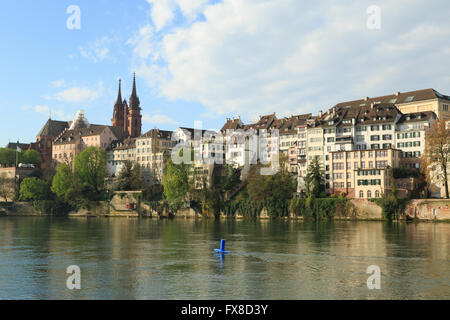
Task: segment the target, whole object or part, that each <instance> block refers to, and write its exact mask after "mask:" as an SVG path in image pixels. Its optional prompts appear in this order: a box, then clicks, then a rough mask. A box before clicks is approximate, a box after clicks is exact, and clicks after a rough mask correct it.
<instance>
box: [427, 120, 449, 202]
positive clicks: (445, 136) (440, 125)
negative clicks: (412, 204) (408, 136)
mask: <svg viewBox="0 0 450 320" xmlns="http://www.w3.org/2000/svg"><path fill="white" fill-rule="evenodd" d="M425 141H426V143H425V153H424V158H425V161H424V162H425V163H426V164H427V167H426V173H427V177H428V179H429V180H431V181H436V182H438V183H442V185H443V186H444V188H445V197H446V198H449V187H448V170H449V162H450V127H449V126H448V125H447V122H446V121H445V120H444V119H438V120H437V121H435V122H434V123H433V124H432V125H431V127H430V129H429V130H428V131H427V133H426V136H425Z"/></svg>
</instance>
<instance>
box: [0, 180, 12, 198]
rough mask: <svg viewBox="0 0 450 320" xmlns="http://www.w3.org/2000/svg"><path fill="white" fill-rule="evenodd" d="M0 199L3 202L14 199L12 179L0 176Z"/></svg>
mask: <svg viewBox="0 0 450 320" xmlns="http://www.w3.org/2000/svg"><path fill="white" fill-rule="evenodd" d="M0 197H1V198H3V199H4V200H5V202H8V200H9V199H11V198H12V197H14V179H11V178H6V177H4V176H0Z"/></svg>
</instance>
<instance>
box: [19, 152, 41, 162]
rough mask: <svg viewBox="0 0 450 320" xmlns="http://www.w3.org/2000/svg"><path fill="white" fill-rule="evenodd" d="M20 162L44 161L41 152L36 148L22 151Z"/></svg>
mask: <svg viewBox="0 0 450 320" xmlns="http://www.w3.org/2000/svg"><path fill="white" fill-rule="evenodd" d="M20 162H23V163H31V164H34V165H40V164H41V163H42V158H41V155H40V153H39V152H37V151H35V150H26V151H22V152H21V155H20Z"/></svg>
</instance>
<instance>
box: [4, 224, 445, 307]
mask: <svg viewBox="0 0 450 320" xmlns="http://www.w3.org/2000/svg"><path fill="white" fill-rule="evenodd" d="M220 239H226V241H227V243H226V245H227V250H230V251H232V252H231V253H230V254H226V255H225V256H220V255H217V254H215V253H214V252H213V251H214V248H217V247H218V246H219V242H220ZM449 243H450V224H448V223H437V224H433V223H419V224H406V223H387V222H322V223H307V222H298V221H295V222H289V221H232V220H229V221H220V222H219V221H214V220H197V221H196V220H181V219H180V220H155V219H153V220H152V219H126V218H114V219H107V218H99V219H94V218H91V219H85V218H50V217H21V218H19V217H17V218H1V219H0V299H276V300H278V299H283V300H285V299H288V300H297V299H450V261H449V258H450V246H449ZM70 265H77V266H79V267H80V270H81V289H80V290H69V289H67V287H66V280H67V278H68V277H69V274H67V273H66V269H67V267H68V266H70ZM371 265H375V266H378V267H379V268H380V270H381V276H380V279H381V289H379V290H377V289H374V290H369V289H368V287H367V278H368V277H369V276H370V274H367V273H366V271H367V268H368V267H369V266H371Z"/></svg>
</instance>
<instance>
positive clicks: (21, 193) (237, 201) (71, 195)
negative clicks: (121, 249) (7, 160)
mask: <svg viewBox="0 0 450 320" xmlns="http://www.w3.org/2000/svg"><path fill="white" fill-rule="evenodd" d="M37 162H38V161H37ZM285 163H286V158H285V157H284V156H283V155H281V156H280V169H279V170H278V172H276V173H275V174H273V175H261V174H260V169H261V168H263V166H262V165H253V166H251V167H250V170H249V171H248V173H247V176H246V177H245V178H244V179H241V172H240V171H239V170H238V169H236V168H233V167H232V166H228V165H224V166H221V167H220V170H215V172H214V176H213V179H212V180H211V181H210V182H208V181H207V180H206V178H205V177H204V175H202V174H201V173H197V172H196V171H195V170H192V167H191V165H187V164H184V163H181V164H174V163H173V162H172V160H171V159H169V160H168V162H167V165H166V170H165V173H164V176H163V178H162V182H161V184H158V183H156V184H153V185H151V186H143V185H142V183H141V179H140V176H141V174H140V167H139V166H138V165H136V164H133V163H131V162H127V163H125V165H124V167H123V168H122V170H121V172H120V173H119V174H118V176H117V177H115V178H114V179H108V178H107V175H106V153H105V151H104V150H101V149H100V148H96V147H89V148H87V149H85V150H84V151H82V152H81V153H80V154H78V155H77V156H76V157H75V159H74V161H73V163H69V164H59V165H58V166H57V168H56V170H53V171H52V170H47V171H41V170H40V169H36V170H35V172H33V173H32V174H31V175H30V176H29V177H27V178H25V179H23V180H22V181H19V183H18V187H17V188H16V191H15V197H14V199H13V201H12V202H3V203H0V216H26V215H49V216H87V217H114V216H118V217H121V216H122V217H152V218H153V217H159V218H172V217H184V218H189V217H191V218H202V217H203V218H216V219H221V218H233V219H293V220H294V219H295V220H305V221H306V220H311V221H329V220H378V221H380V220H388V221H403V220H404V221H407V220H415V221H423V220H434V221H446V220H448V219H445V217H447V216H446V215H445V214H444V219H437V218H439V217H438V216H436V214H435V213H434V216H433V217H431V219H429V218H426V217H425V218H424V217H423V215H422V216H420V213H419V215H418V213H417V212H414V213H412V214H411V213H410V212H409V213H408V212H407V211H408V210H407V207H408V203H409V201H411V200H412V199H407V198H399V197H398V196H397V191H396V187H395V183H393V185H392V189H391V190H392V192H390V194H389V195H383V197H382V198H378V199H370V200H363V199H348V198H346V197H345V196H344V195H343V194H340V195H334V194H332V195H330V194H328V193H326V192H325V186H324V173H323V171H322V169H321V166H320V163H319V161H318V159H313V161H311V163H310V165H309V167H308V173H307V176H306V178H305V188H304V189H305V191H304V192H302V193H301V194H297V192H296V191H297V181H296V179H293V177H292V175H291V174H290V173H289V172H288V171H287V170H286V165H285ZM216 171H217V172H216ZM135 190H139V191H135ZM423 201H424V203H425V202H426V201H427V200H425V199H423ZM428 201H433V200H428ZM442 201H444V202H446V201H447V202H446V203H444V205H443V206H444V207H447V208H448V206H449V202H448V201H449V200H442ZM426 203H429V202H426ZM439 208H440V207H439ZM434 211H435V210H434V209H433V212H434Z"/></svg>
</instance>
